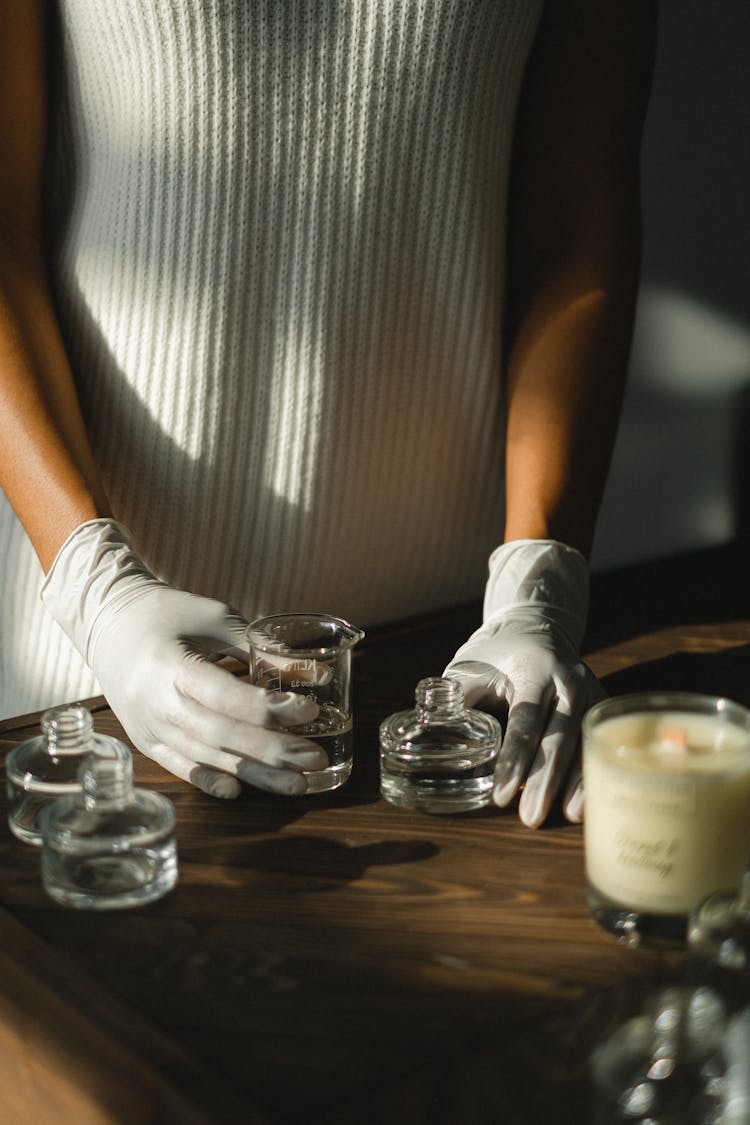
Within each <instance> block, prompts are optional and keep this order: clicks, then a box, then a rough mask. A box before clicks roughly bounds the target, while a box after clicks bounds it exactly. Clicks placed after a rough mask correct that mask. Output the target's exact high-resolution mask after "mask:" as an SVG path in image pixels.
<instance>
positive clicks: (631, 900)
mask: <svg viewBox="0 0 750 1125" xmlns="http://www.w3.org/2000/svg"><path fill="white" fill-rule="evenodd" d="M584 792H585V802H586V804H585V815H584V824H585V844H586V873H587V877H588V880H589V882H590V883H591V884H592V886H593V887H594V888H595V889H596V890H598V891H599V892H600V893H601V894H603V895H605V896H606V897H607V898H608V899H611V900H613V901H614V902H615V903H618V904H620V905H622V906H625V907H627V908H629V909H630V910H633V911H639V912H645V913H649V914H685V913H687V912H688V911H690V910H691V909H692V908H693V906H695V905H696V904H697V903H698V902H700V901H701V899H703V898H705V897H706V896H707V895H709V894H711V893H712V892H713V891H717V890H723V889H725V888H732V887H736V886H738V885H739V883H740V880H741V878H742V874H743V871H744V870H745V868H746V867H747V866H748V861H750V738H749V737H748V732H747V731H746V730H743V729H742V728H741V727H739V726H735V725H734V724H732V723H731V722H728V721H726V720H723V719H721V718H720V717H718V716H713V715H700V714H692V713H689V712H681V711H673V712H656V711H655V712H651V713H649V712H641V713H634V714H628V715H621V716H616V717H613V718H610V719H605V720H603V721H602V722H600V723H598V724H597V725H596V726H595V727H594V728H593V730H592V731H591V733H590V734H589V736H588V737H587V738H586V739H585V740H584Z"/></svg>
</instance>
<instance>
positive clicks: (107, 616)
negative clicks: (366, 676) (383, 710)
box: [42, 519, 328, 797]
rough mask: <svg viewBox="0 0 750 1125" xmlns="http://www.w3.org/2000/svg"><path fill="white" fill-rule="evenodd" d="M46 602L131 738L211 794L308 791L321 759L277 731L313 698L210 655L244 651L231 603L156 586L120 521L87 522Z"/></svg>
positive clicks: (54, 575)
mask: <svg viewBox="0 0 750 1125" xmlns="http://www.w3.org/2000/svg"><path fill="white" fill-rule="evenodd" d="M42 600H43V602H44V604H45V606H46V607H47V609H48V610H49V612H50V613H51V614H52V616H53V617H54V618H55V620H56V621H57V622H58V624H59V625H60V626H61V627H62V628H63V630H64V631H65V632H66V633H67V635H68V637H69V638H70V640H71V641H72V642H73V644H74V645H75V647H76V648H77V649H78V651H79V652H80V653H81V655H82V656H83V658H84V659H85V660H86V662H87V663H88V664H89V666H90V667H91V668H92V670H93V671H94V673H95V675H96V677H97V679H98V680H99V684H100V686H101V689H102V691H103V692H104V694H105V696H106V697H107V700H108V702H109V704H110V706H111V708H112V710H113V711H114V713H115V714H116V715H117V717H118V719H119V720H120V722H121V723H122V725H123V727H124V728H125V730H126V731H127V733H128V736H129V737H130V739H131V740H132V742H133V744H134V745H135V746H137V748H138V749H139V750H141V751H142V752H143V753H144V754H145V755H147V757H149V758H153V760H154V761H156V762H158V763H159V764H160V765H162V766H163V767H164V768H165V769H167V770H169V771H170V772H171V773H173V774H175V775H176V776H177V777H180V778H182V779H183V780H185V781H189V782H191V783H192V784H193V785H196V786H198V788H200V789H202V790H203V791H204V792H206V793H210V794H212V795H213V796H216V797H236V796H237V794H238V793H239V792H240V788H241V786H240V781H246V782H248V783H249V784H251V785H254V786H257V788H259V789H266V790H270V791H273V792H277V793H286V794H299V793H304V792H305V790H306V788H307V782H306V780H305V778H304V776H303V774H302V772H301V771H302V770H317V769H323V768H325V766H327V765H328V759H327V756H326V754H325V753H324V751H322V750H321V749H320V748H319V747H318V746H317V745H316V744H315V743H313V742H309V741H307V740H305V739H302V738H300V737H299V736H296V735H292V734H286V733H284V732H283V731H282V730H279V729H275V730H269V729H268V725H270V726H272V727H277V728H278V727H279V726H283V725H293V724H295V723H301V722H309V721H310V720H311V719H312V718H314V717H315V714H316V713H317V707H316V705H315V703H314V701H310V700H308V699H307V698H305V697H304V696H300V695H293V694H292V693H269V692H265V691H264V690H263V689H262V688H259V687H256V686H254V685H252V684H248V683H244V682H242V681H241V680H238V679H237V678H236V677H235V676H233V675H231V673H229V672H228V671H227V670H226V669H224V668H220V667H218V666H217V665H216V664H215V663H212V662H211V659H210V657H211V656H213V659H214V660H215V659H216V656H217V655H218V654H222V653H231V652H234V653H235V654H237V655H241V656H245V655H246V654H245V653H244V652H240V651H239V649H240V645H241V644H242V643H243V640H244V630H245V627H246V625H247V622H246V621H245V620H244V619H243V618H242V617H239V616H238V615H237V614H235V613H233V612H232V610H230V609H229V608H228V607H227V606H225V605H223V604H221V603H220V602H217V601H213V600H212V599H210V598H202V597H196V596H194V595H193V594H188V593H184V592H183V591H181V590H176V589H173V588H172V587H170V586H167V585H166V584H165V583H163V582H160V581H159V580H158V579H157V578H155V577H154V575H153V574H151V572H150V571H149V570H148V568H147V567H146V566H145V564H144V563H143V562H142V561H141V559H139V557H138V555H137V554H136V552H135V551H134V549H133V547H132V545H131V542H130V537H129V533H128V531H127V529H126V528H124V527H123V526H122V525H121V524H118V523H115V522H114V521H112V520H107V519H99V520H92V521H90V522H88V523H84V524H82V525H81V526H80V527H79V528H77V529H76V531H74V532H73V534H72V535H71V536H70V538H69V539H68V540H67V541H66V542H65V543H64V545H63V546H62V548H61V549H60V551H59V553H58V555H57V557H56V558H55V561H54V563H53V565H52V568H51V570H50V572H49V574H48V575H47V579H46V581H45V583H44V586H43V588H42Z"/></svg>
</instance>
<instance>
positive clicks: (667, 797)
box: [600, 771, 696, 818]
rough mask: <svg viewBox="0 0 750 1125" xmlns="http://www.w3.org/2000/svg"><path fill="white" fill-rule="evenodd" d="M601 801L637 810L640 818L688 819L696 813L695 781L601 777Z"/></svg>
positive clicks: (611, 774) (620, 775) (619, 775)
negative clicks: (666, 817) (665, 817)
mask: <svg viewBox="0 0 750 1125" xmlns="http://www.w3.org/2000/svg"><path fill="white" fill-rule="evenodd" d="M600 780H601V799H602V800H604V801H606V802H607V804H611V805H613V806H615V808H621V809H623V810H626V809H633V810H637V812H638V814H639V815H640V816H668V817H679V818H684V817H686V816H693V814H694V813H695V790H696V784H695V778H693V777H660V776H659V775H658V774H651V775H650V776H649V778H648V781H647V783H645V784H644V780H643V778H642V777H637V776H635V777H634V776H631V775H629V774H626V773H616V772H615V771H611V772H607V773H604V774H603V775H602V777H601V779H600Z"/></svg>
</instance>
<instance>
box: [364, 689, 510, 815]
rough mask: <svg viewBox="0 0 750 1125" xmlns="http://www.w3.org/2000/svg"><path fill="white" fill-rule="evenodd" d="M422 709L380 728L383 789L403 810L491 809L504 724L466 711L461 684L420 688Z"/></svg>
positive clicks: (402, 714)
mask: <svg viewBox="0 0 750 1125" xmlns="http://www.w3.org/2000/svg"><path fill="white" fill-rule="evenodd" d="M415 697H416V708H415V709H414V710H412V711H397V712H396V714H394V715H391V716H390V717H389V718H387V719H385V720H384V721H383V722H382V723H381V724H380V791H381V793H382V794H383V796H384V797H385V799H386V800H387V801H390V802H391V804H393V805H399V806H400V807H402V808H408V809H421V810H423V811H424V812H430V813H456V812H468V811H469V810H471V809H478V808H481V807H482V806H484V805H488V804H489V803H490V802H491V800H492V785H493V776H494V770H495V763H496V761H497V755H498V751H499V749H500V741H501V728H500V723H499V722H498V721H497V719H495V718H494V717H493V716H492V715H488V714H486V713H485V712H483V711H473V710H469V709H468V708H466V707H464V693H463V688H462V686H461V684H460V683H459V681H458V680H455V679H452V678H450V677H443V676H434V677H429V678H427V679H424V680H420V681H419V683H418V684H417V688H416V692H415Z"/></svg>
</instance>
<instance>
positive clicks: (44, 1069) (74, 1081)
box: [0, 545, 750, 1125]
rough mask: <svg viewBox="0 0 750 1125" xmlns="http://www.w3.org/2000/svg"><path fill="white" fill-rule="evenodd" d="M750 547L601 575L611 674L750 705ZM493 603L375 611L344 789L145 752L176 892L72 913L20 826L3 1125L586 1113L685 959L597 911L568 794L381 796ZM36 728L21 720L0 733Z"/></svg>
mask: <svg viewBox="0 0 750 1125" xmlns="http://www.w3.org/2000/svg"><path fill="white" fill-rule="evenodd" d="M748 561H749V560H748V556H747V552H746V550H745V549H744V548H742V547H740V546H737V545H734V546H730V547H727V548H718V549H713V550H710V551H705V552H697V553H695V554H694V555H691V556H685V557H683V558H679V559H677V558H675V559H668V560H663V561H662V562H660V563H658V564H652V565H651V566H650V567H649V566H646V567H633V568H628V569H625V570H623V571H619V572H612V573H608V574H605V575H601V576H596V577H595V579H594V582H593V589H592V608H591V621H590V628H589V637H588V640H587V647H586V651H587V653H588V659H589V661H590V663H591V665H592V667H593V668H594V670H595V671H596V672H597V673H598V674H599V675H601V676H603V677H604V678H605V683H606V684H607V686H608V688H609V690H610V691H612V692H613V693H619V692H621V691H631V690H642V689H650V688H665V687H681V688H685V689H689V690H704V691H711V692H718V693H721V694H726V695H729V696H731V697H732V698H735V699H737V700H738V701H739V702H743V703H745V704H748V705H750V676H749V675H748V671H749V666H750V660H749V659H748V653H750V647H749V646H750V606H749V605H748V597H747V594H746V592H745V591H746V580H745V579H746V575H747V574H748V573H749V572H748V569H747V563H748ZM478 618H479V607H478V606H477V605H474V606H468V607H461V608H459V609H456V610H453V611H450V612H446V613H444V614H441V615H439V616H437V617H434V618H431V619H421V620H414V621H410V622H404V623H400V624H398V625H394V626H391V627H381V628H378V629H376V630H372V631H371V632H370V634H369V635H368V637H367V639H366V640H365V641H364V642H363V643H362V645H361V646H360V647H359V648H358V649H357V650H355V655H354V688H355V716H356V717H355V768H354V771H353V774H352V778H351V780H350V781H349V783H348V784H347V785H346V786H345V787H344V788H343V789H341V790H339V791H338V792H337V793H334V794H329V795H318V796H314V797H312V796H311V797H306V798H302V799H298V800H289V799H285V800H281V799H279V798H274V797H271V796H268V795H264V794H260V793H257V792H252V791H249V790H248V791H246V792H244V793H243V794H242V796H241V797H240V798H239V799H238V800H237V801H232V802H218V801H215V800H212V799H211V798H209V797H206V796H204V795H203V794H201V793H198V792H196V791H194V790H192V789H191V788H190V787H189V786H187V785H186V784H184V783H182V782H180V781H177V780H176V779H174V778H172V777H170V776H169V775H167V774H165V773H164V772H163V771H162V770H161V769H160V768H159V767H157V766H156V765H154V764H153V763H151V762H149V761H148V760H146V759H144V758H143V757H142V756H140V755H136V757H135V764H136V778H137V781H138V783H139V784H141V785H146V786H149V787H152V788H156V789H158V790H159V791H160V792H162V793H165V794H167V795H168V796H170V797H171V798H172V800H173V801H174V803H175V807H176V811H177V833H178V851H179V866H180V881H179V884H178V886H177V888H176V890H175V891H174V892H173V893H172V894H171V895H170V896H169V897H168V898H167V899H165V900H163V901H162V902H160V903H157V904H154V905H152V906H149V907H146V908H141V909H138V910H133V911H129V912H123V913H119V912H108V913H102V914H96V913H86V912H78V911H70V910H64V909H62V908H60V907H58V906H56V905H55V904H53V903H52V902H51V901H50V900H49V899H47V898H46V896H45V895H44V892H43V890H42V888H41V884H40V879H39V856H38V853H37V852H36V851H35V850H33V849H30V848H28V847H25V846H24V845H22V844H20V843H19V842H18V841H16V840H15V839H14V838H13V837H12V836H11V835H10V833H9V831H8V830H7V828H6V829H5V830H4V831H3V832H0V872H1V886H2V892H1V895H0V902H1V904H2V905H1V908H0V1125H6V1122H7V1123H8V1125H15V1123H16V1122H18V1123H19V1125H20V1123H23V1125H25V1123H26V1122H33V1125H45V1123H46V1122H55V1123H56V1125H59V1123H63V1125H67V1123H68V1122H70V1123H71V1125H80V1123H82V1125H89V1123H91V1125H100V1123H101V1125H104V1123H110V1122H112V1123H118V1125H119V1123H120V1122H123V1123H127V1125H140V1123H141V1122H143V1123H147V1122H148V1123H155V1125H161V1123H162V1122H163V1123H165V1125H172V1122H174V1123H181V1122H185V1125H191V1123H192V1122H195V1123H196V1125H224V1123H231V1125H235V1123H245V1122H247V1123H255V1122H257V1123H259V1125H260V1123H263V1122H268V1123H269V1125H272V1123H278V1125H281V1123H289V1125H297V1123H300V1125H301V1123H302V1122H305V1123H312V1125H314V1123H330V1125H349V1123H354V1125H358V1123H362V1125H376V1123H380V1122H396V1123H398V1122H401V1121H404V1122H409V1123H414V1125H421V1123H424V1125H427V1123H430V1125H432V1123H443V1122H445V1123H453V1122H456V1123H461V1125H472V1123H473V1122H490V1121H492V1122H503V1123H504V1125H515V1123H519V1125H526V1123H530V1125H536V1123H537V1122H539V1123H546V1122H550V1123H552V1122H561V1123H567V1122H571V1123H572V1122H575V1123H576V1125H580V1123H582V1122H586V1121H588V1120H590V1114H591V1109H592V1092H591V1089H590V1083H589V1078H588V1060H589V1056H590V1052H591V1050H592V1048H593V1047H594V1046H595V1045H596V1044H597V1043H598V1042H600V1041H601V1040H602V1039H603V1038H604V1037H606V1036H607V1035H609V1034H610V1033H611V1032H612V1031H613V1030H614V1029H615V1028H616V1027H617V1026H618V1024H619V1023H620V1022H621V1021H622V1020H623V1019H625V1018H626V1017H627V1016H628V1015H631V1014H634V1013H635V1012H637V1011H639V1010H640V1008H641V1006H642V1005H643V1003H644V1001H645V998H646V997H647V996H648V995H650V994H651V993H652V992H653V991H654V990H655V989H657V988H659V987H661V986H662V985H663V984H664V983H666V982H668V981H673V980H679V979H681V975H682V973H683V970H684V965H683V962H682V957H681V956H680V955H679V954H670V955H667V954H664V953H659V952H654V951H646V950H639V951H633V950H628V949H624V948H622V947H620V946H618V945H617V944H616V942H614V941H613V940H612V939H611V938H610V937H609V936H607V935H606V934H603V933H602V932H600V931H599V929H598V928H597V927H596V926H595V924H594V923H593V922H592V921H591V919H590V918H589V915H588V913H587V909H586V905H585V899H584V876H583V853H582V832H581V829H580V827H578V826H573V825H568V824H566V823H565V822H564V821H563V820H562V818H561V817H560V816H559V814H558V815H556V816H555V817H553V819H552V822H551V823H550V824H549V825H548V826H547V827H545V828H543V829H541V830H539V831H537V832H532V831H530V830H528V829H526V828H524V827H523V826H522V825H521V824H520V823H519V821H518V819H517V817H516V815H515V810H508V811H507V812H502V811H500V810H484V811H482V812H480V813H477V814H470V815H465V816H454V817H431V816H427V815H425V814H417V813H410V812H405V811H403V810H397V809H394V808H393V807H391V806H390V805H388V804H387V803H386V802H384V801H383V800H382V799H381V798H380V795H379V790H378V745H377V728H378V724H379V722H380V721H381V719H383V718H384V717H385V716H386V715H387V714H389V713H390V712H392V711H394V710H396V709H398V708H402V707H406V706H409V705H410V704H411V700H412V698H413V689H414V685H415V683H416V681H417V680H418V679H419V678H420V677H422V676H424V675H429V674H439V673H440V671H441V669H442V667H443V666H444V664H445V663H446V661H447V660H448V659H449V658H450V656H451V655H452V653H453V651H454V650H455V648H456V647H457V645H458V644H459V643H460V642H461V641H462V640H464V639H465V637H466V636H467V634H468V632H469V631H470V629H471V628H473V627H474V625H475V624H476V623H477V622H478ZM93 706H94V709H95V725H96V728H97V730H99V731H102V732H104V733H113V734H117V735H119V736H122V732H121V730H120V729H119V727H118V724H117V722H116V720H115V719H114V717H113V716H112V714H111V713H110V712H109V710H108V709H107V708H106V705H105V704H104V702H103V701H102V700H98V701H94V703H93ZM37 731H38V716H30V717H26V718H24V719H16V720H11V721H7V722H5V723H3V724H0V753H2V754H3V755H4V753H5V752H7V750H9V749H10V748H11V747H12V746H14V745H16V744H18V742H20V741H22V740H23V739H24V738H26V737H29V736H30V735H32V734H34V733H36V732H37ZM2 815H3V818H4V816H5V807H4V805H3V809H2Z"/></svg>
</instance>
